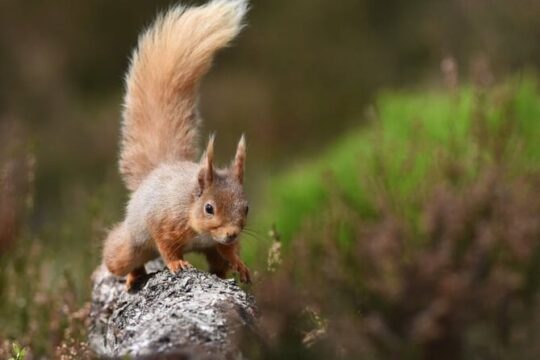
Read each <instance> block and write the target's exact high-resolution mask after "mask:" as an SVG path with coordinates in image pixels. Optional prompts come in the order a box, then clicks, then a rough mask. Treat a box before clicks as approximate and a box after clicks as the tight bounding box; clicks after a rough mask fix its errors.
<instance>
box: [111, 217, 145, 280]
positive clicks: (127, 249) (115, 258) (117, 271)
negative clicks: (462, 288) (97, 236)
mask: <svg viewBox="0 0 540 360" xmlns="http://www.w3.org/2000/svg"><path fill="white" fill-rule="evenodd" d="M146 260H148V259H146V258H145V256H144V254H141V252H140V251H137V249H136V248H135V247H134V246H133V242H132V241H131V238H130V235H129V232H128V231H127V229H126V225H125V223H123V222H122V223H120V224H118V225H116V226H115V227H114V228H113V229H112V230H111V231H110V232H109V234H108V235H107V239H105V243H104V246H103V262H104V263H105V266H106V267H107V269H108V270H109V271H110V272H111V273H113V274H114V275H117V276H126V275H127V274H129V273H130V272H132V271H134V270H135V269H137V268H139V267H141V266H144V263H145V262H146Z"/></svg>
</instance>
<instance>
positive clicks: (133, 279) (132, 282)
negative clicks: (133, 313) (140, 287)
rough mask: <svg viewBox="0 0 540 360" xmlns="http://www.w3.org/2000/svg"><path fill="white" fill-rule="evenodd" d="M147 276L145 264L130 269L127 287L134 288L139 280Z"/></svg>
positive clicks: (128, 288)
mask: <svg viewBox="0 0 540 360" xmlns="http://www.w3.org/2000/svg"><path fill="white" fill-rule="evenodd" d="M145 276H146V269H145V268H144V265H142V266H139V267H138V268H135V269H134V270H132V271H130V273H129V274H128V275H127V278H126V288H127V290H128V291H129V290H132V289H134V288H135V287H136V286H137V284H138V283H139V281H140V280H141V279H142V278H144V277H145Z"/></svg>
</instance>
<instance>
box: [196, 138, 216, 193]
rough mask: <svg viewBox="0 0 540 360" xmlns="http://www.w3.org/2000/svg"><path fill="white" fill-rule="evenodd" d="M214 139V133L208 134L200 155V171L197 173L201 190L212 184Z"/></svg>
mask: <svg viewBox="0 0 540 360" xmlns="http://www.w3.org/2000/svg"><path fill="white" fill-rule="evenodd" d="M214 139H215V136H214V134H212V135H210V138H209V139H208V145H206V151H205V152H204V154H203V156H202V157H201V171H200V173H199V185H200V187H201V192H202V190H204V189H205V188H207V187H209V186H210V185H212V181H214Z"/></svg>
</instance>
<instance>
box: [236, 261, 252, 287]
mask: <svg viewBox="0 0 540 360" xmlns="http://www.w3.org/2000/svg"><path fill="white" fill-rule="evenodd" d="M234 270H235V271H236V272H237V273H238V275H240V281H241V282H243V283H244V284H251V274H250V272H249V269H248V267H247V266H246V265H245V264H244V263H243V262H238V263H237V264H236V265H235V266H234Z"/></svg>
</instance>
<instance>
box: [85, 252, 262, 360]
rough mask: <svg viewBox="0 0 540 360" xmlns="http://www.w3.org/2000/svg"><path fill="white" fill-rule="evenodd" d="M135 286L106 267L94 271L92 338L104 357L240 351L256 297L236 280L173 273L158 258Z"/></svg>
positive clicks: (217, 355)
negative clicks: (239, 342) (238, 340)
mask: <svg viewBox="0 0 540 360" xmlns="http://www.w3.org/2000/svg"><path fill="white" fill-rule="evenodd" d="M147 270H148V271H155V272H153V273H150V274H149V275H148V277H147V278H146V279H145V281H143V282H142V284H141V286H140V287H139V288H138V289H137V290H136V291H133V292H130V293H128V292H126V291H125V283H124V281H123V280H122V279H120V278H117V277H115V276H113V275H111V274H110V273H109V272H108V271H107V270H106V269H105V268H104V267H100V268H98V269H97V270H96V272H95V273H94V276H93V281H94V288H93V292H92V310H91V314H90V318H91V325H90V332H89V341H90V345H91V347H92V348H93V350H94V351H95V352H96V354H97V355H99V356H101V357H105V358H121V357H126V356H127V357H128V358H154V357H155V356H158V357H166V356H167V355H169V356H172V357H171V358H187V359H191V358H195V359H205V358H212V359H220V358H222V359H229V358H236V357H237V356H238V350H237V348H236V345H235V339H236V336H235V334H237V332H238V330H239V329H240V328H242V327H248V328H252V329H253V328H254V326H255V325H254V324H255V319H256V307H255V301H254V299H253V297H251V296H250V295H248V294H247V293H246V292H244V291H243V290H242V289H241V288H240V287H238V286H237V285H236V283H235V281H234V280H222V279H219V278H217V277H216V276H214V275H211V274H208V273H206V272H202V271H199V270H196V269H189V270H186V271H182V272H180V273H179V274H171V273H170V272H169V271H168V270H166V269H163V265H162V264H161V263H160V262H153V263H150V264H148V265H147Z"/></svg>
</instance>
